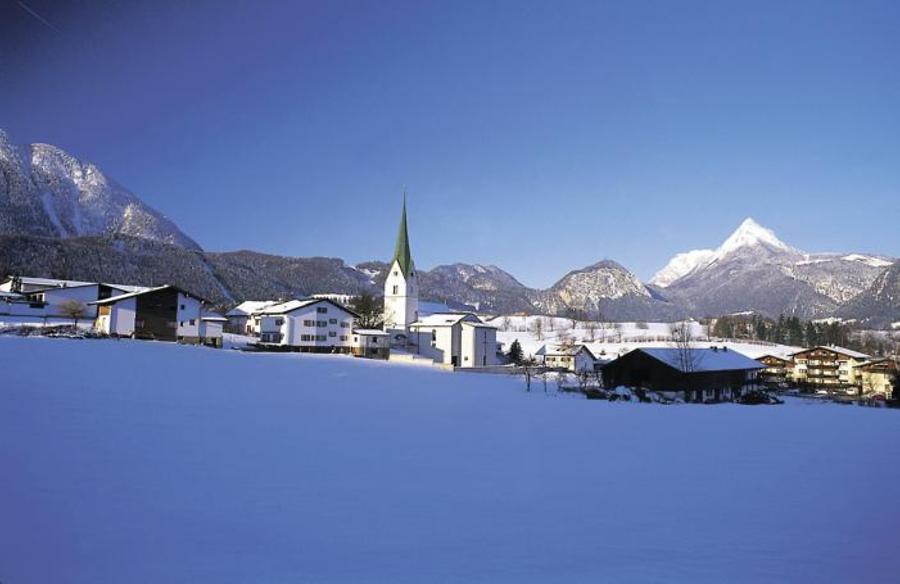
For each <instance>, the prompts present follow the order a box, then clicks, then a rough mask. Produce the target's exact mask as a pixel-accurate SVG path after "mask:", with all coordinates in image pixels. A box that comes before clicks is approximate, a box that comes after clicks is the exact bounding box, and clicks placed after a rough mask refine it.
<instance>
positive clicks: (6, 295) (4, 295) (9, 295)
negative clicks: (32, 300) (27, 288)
mask: <svg viewBox="0 0 900 584" xmlns="http://www.w3.org/2000/svg"><path fill="white" fill-rule="evenodd" d="M22 297H23V295H22V294H19V293H18V292H5V291H3V290H0V298H22Z"/></svg>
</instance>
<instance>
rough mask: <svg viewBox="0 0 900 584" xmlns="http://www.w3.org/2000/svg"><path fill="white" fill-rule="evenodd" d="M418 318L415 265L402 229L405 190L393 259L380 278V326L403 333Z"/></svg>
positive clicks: (406, 235)
mask: <svg viewBox="0 0 900 584" xmlns="http://www.w3.org/2000/svg"><path fill="white" fill-rule="evenodd" d="M418 319H419V282H418V280H417V278H416V266H415V264H414V263H413V259H412V253H411V252H410V250H409V234H408V233H407V231H406V193H404V194H403V213H402V215H401V216H400V231H399V232H398V233H397V245H396V246H395V247H394V259H393V260H391V268H390V271H389V272H388V276H387V279H386V280H385V281H384V330H386V331H396V332H403V333H406V332H408V330H409V325H410V324H411V323H413V322H415V321H417V320H418Z"/></svg>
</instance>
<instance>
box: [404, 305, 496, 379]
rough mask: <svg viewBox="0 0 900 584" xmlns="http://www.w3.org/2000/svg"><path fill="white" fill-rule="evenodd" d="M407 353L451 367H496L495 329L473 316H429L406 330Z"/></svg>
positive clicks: (466, 314)
mask: <svg viewBox="0 0 900 584" xmlns="http://www.w3.org/2000/svg"><path fill="white" fill-rule="evenodd" d="M409 330H410V332H409V341H410V344H409V347H410V350H411V351H414V352H415V353H417V354H419V355H422V356H425V357H428V358H430V359H432V360H433V361H434V362H435V363H442V364H445V365H453V366H454V367H490V366H493V365H497V364H498V362H497V329H496V328H495V327H493V326H490V325H487V324H485V323H483V322H482V321H481V319H479V318H478V317H477V316H475V315H474V314H469V313H464V314H456V313H440V314H432V315H429V316H427V317H425V318H423V319H421V320H419V321H417V322H414V323H412V324H411V325H410V327H409Z"/></svg>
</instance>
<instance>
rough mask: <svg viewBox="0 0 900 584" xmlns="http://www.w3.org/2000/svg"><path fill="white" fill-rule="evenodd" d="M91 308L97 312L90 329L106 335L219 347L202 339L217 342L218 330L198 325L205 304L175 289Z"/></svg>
mask: <svg viewBox="0 0 900 584" xmlns="http://www.w3.org/2000/svg"><path fill="white" fill-rule="evenodd" d="M91 304H93V305H95V306H97V308H98V314H97V319H96V321H95V322H94V328H95V329H96V330H98V331H100V332H103V333H106V334H109V335H117V336H124V337H133V338H137V339H152V340H157V341H177V342H180V343H203V342H209V344H214V345H216V346H220V345H221V341H220V340H219V341H214V340H213V339H207V338H205V337H204V334H212V335H216V334H218V338H219V339H221V329H220V328H219V329H218V332H216V327H215V326H211V327H209V326H204V325H202V324H201V321H202V319H203V317H204V311H203V305H204V304H206V301H205V300H203V299H202V298H200V297H199V296H196V295H194V294H191V293H189V292H185V291H184V290H181V289H180V288H177V287H175V286H170V285H166V286H159V287H156V288H147V289H145V290H140V291H138V292H129V293H127V294H120V295H117V296H111V297H110V298H106V299H103V300H97V301H96V302H92V303H91ZM210 318H214V317H211V316H210ZM220 318H221V317H220Z"/></svg>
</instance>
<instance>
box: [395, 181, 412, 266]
mask: <svg viewBox="0 0 900 584" xmlns="http://www.w3.org/2000/svg"><path fill="white" fill-rule="evenodd" d="M394 260H397V262H399V263H400V270H401V271H402V272H403V275H404V276H406V277H409V273H410V272H411V271H412V269H413V261H412V253H411V252H410V251H409V234H408V233H407V232H406V191H403V214H402V215H401V216H400V231H398V232H397V245H396V246H395V247H394ZM394 260H391V263H394Z"/></svg>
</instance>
